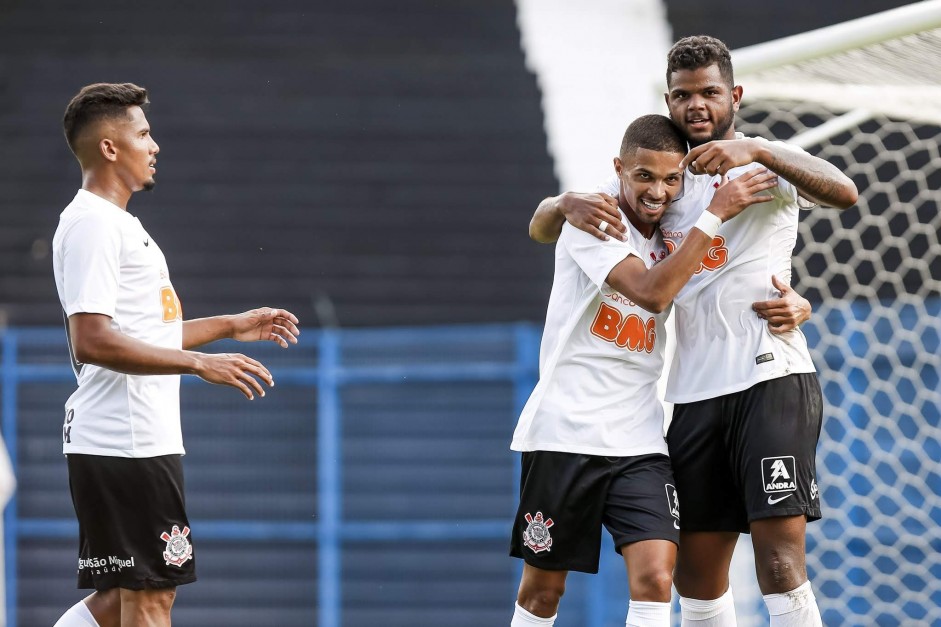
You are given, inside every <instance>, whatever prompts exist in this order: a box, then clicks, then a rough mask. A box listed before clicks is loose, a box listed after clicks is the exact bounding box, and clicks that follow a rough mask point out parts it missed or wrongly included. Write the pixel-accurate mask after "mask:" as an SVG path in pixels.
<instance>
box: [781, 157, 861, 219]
mask: <svg viewBox="0 0 941 627" xmlns="http://www.w3.org/2000/svg"><path fill="white" fill-rule="evenodd" d="M768 169H769V170H771V171H772V172H774V173H776V174H778V175H779V176H781V177H783V178H784V179H786V180H787V181H790V182H791V184H793V185H794V187H796V188H797V190H798V191H799V192H800V193H801V195H802V196H805V197H807V198H809V199H811V200H815V201H818V202H820V203H821V204H824V205H830V206H835V207H842V206H848V205H847V203H846V197H847V193H846V185H847V183H849V184H850V185H852V182H851V181H849V179H847V177H846V176H845V175H844V174H843V173H842V172H840V171H839V169H837V167H836V166H834V165H833V164H831V163H827V162H826V161H824V160H823V159H820V158H818V157H814V156H811V155H808V154H805V153H800V152H797V151H794V150H789V149H786V148H778V149H776V150H773V151H772V152H771V162H770V163H769V164H768ZM854 187H855V186H854ZM849 204H852V203H849Z"/></svg>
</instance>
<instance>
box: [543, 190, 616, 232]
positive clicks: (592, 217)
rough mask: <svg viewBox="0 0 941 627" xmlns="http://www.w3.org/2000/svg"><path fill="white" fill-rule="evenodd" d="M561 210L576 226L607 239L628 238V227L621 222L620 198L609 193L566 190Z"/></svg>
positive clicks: (561, 201) (569, 221)
mask: <svg viewBox="0 0 941 627" xmlns="http://www.w3.org/2000/svg"><path fill="white" fill-rule="evenodd" d="M559 211H561V212H562V215H564V216H565V219H566V220H567V221H568V223H569V224H571V225H572V226H574V227H575V228H577V229H579V230H581V231H585V232H586V233H590V234H591V235H594V236H595V237H597V238H598V239H600V240H603V241H607V240H608V237H609V236H610V237H614V238H615V239H619V240H621V241H622V242H623V241H626V240H627V235H625V232H626V231H627V227H626V226H624V223H623V222H621V213H620V212H619V211H618V200H617V198H613V197H611V196H608V195H607V194H577V193H575V192H566V193H565V194H562V197H561V198H560V199H559Z"/></svg>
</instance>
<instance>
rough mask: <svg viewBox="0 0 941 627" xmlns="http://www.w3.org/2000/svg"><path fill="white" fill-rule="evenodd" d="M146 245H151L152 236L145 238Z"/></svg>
mask: <svg viewBox="0 0 941 627" xmlns="http://www.w3.org/2000/svg"><path fill="white" fill-rule="evenodd" d="M144 246H150V238H149V237H148V238H147V239H145V240H144Z"/></svg>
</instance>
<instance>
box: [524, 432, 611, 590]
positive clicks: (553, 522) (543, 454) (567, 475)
mask: <svg viewBox="0 0 941 627" xmlns="http://www.w3.org/2000/svg"><path fill="white" fill-rule="evenodd" d="M522 462H523V463H522V475H521V478H520V504H519V508H518V509H517V513H516V519H515V521H514V523H513V531H512V536H511V540H510V555H512V556H513V557H518V558H521V559H523V560H525V561H526V563H527V564H529V565H531V566H534V567H536V568H540V569H543V570H555V571H561V570H565V571H568V570H577V571H581V572H587V573H596V572H598V559H599V556H600V547H601V526H602V513H603V509H604V502H605V495H606V494H607V488H608V483H609V482H610V478H611V472H610V464H609V463H608V462H607V461H606V460H605V458H604V457H597V456H594V455H581V454H576V453H559V452H551V451H532V452H527V453H523V460H522Z"/></svg>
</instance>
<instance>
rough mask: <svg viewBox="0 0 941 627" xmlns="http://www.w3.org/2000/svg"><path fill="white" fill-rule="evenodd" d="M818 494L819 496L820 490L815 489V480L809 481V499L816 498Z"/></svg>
mask: <svg viewBox="0 0 941 627" xmlns="http://www.w3.org/2000/svg"><path fill="white" fill-rule="evenodd" d="M818 494H820V489H819V488H817V480H816V479H811V480H810V498H811V499H815V498H817V495H818Z"/></svg>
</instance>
